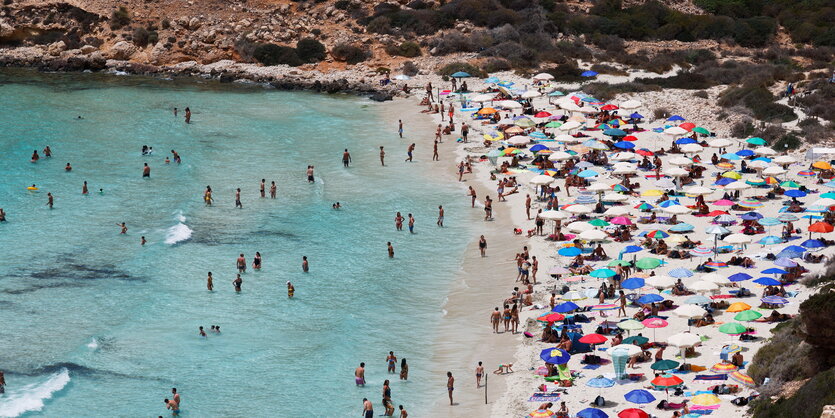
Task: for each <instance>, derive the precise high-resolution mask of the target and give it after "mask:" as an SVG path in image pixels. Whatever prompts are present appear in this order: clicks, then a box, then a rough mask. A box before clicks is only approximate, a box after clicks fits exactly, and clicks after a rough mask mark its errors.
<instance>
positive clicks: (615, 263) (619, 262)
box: [606, 260, 630, 267]
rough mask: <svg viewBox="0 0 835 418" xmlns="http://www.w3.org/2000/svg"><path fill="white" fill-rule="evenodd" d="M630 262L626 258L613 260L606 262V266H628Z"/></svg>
mask: <svg viewBox="0 0 835 418" xmlns="http://www.w3.org/2000/svg"><path fill="white" fill-rule="evenodd" d="M629 264H630V263H629V262H628V261H626V260H614V261H612V262H610V263H609V264H607V265H606V266H607V267H614V266H628V265H629Z"/></svg>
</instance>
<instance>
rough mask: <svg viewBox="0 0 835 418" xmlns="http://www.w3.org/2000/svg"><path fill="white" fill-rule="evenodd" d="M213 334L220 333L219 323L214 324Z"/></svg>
mask: <svg viewBox="0 0 835 418" xmlns="http://www.w3.org/2000/svg"><path fill="white" fill-rule="evenodd" d="M215 334H220V325H215Z"/></svg>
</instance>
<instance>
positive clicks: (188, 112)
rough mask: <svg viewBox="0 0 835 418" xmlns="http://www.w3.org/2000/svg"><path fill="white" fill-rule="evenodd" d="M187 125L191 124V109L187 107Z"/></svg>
mask: <svg viewBox="0 0 835 418" xmlns="http://www.w3.org/2000/svg"><path fill="white" fill-rule="evenodd" d="M186 123H191V109H189V108H188V107H186Z"/></svg>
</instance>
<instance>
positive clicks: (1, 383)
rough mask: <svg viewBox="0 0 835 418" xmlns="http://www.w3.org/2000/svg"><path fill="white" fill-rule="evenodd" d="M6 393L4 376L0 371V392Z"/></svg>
mask: <svg viewBox="0 0 835 418" xmlns="http://www.w3.org/2000/svg"><path fill="white" fill-rule="evenodd" d="M3 393H6V376H3V372H2V371H0V394H3Z"/></svg>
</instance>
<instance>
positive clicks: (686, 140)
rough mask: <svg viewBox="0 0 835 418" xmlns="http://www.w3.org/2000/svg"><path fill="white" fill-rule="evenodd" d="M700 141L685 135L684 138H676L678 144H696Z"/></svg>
mask: <svg viewBox="0 0 835 418" xmlns="http://www.w3.org/2000/svg"><path fill="white" fill-rule="evenodd" d="M698 142H699V141H696V140H695V139H693V138H690V137H684V138H679V139H676V144H679V145H686V144H695V143H698Z"/></svg>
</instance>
